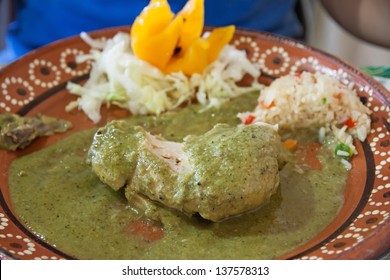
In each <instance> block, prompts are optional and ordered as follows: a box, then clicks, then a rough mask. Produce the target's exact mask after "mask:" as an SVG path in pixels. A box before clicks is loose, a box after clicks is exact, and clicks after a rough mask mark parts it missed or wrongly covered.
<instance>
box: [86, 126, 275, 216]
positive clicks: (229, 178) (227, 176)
mask: <svg viewBox="0 0 390 280" xmlns="http://www.w3.org/2000/svg"><path fill="white" fill-rule="evenodd" d="M280 151H281V145H280V139H279V136H278V134H277V132H276V131H275V129H274V128H273V127H271V126H269V125H266V124H252V125H247V126H240V127H231V126H228V125H224V124H218V125H216V126H215V127H214V128H213V129H211V130H210V131H208V132H207V133H205V134H203V135H200V136H187V137H186V138H185V139H184V140H183V142H182V143H178V142H171V141H166V140H165V139H162V138H160V137H158V136H154V135H151V134H150V133H148V132H147V131H145V130H144V129H143V128H142V127H139V126H136V127H131V126H129V125H128V124H127V123H126V122H125V121H112V122H110V123H109V124H107V125H106V126H105V127H103V128H101V129H99V130H98V131H97V133H96V134H95V136H94V140H93V143H92V145H91V147H90V150H89V161H90V163H91V165H92V169H93V171H94V172H95V173H96V174H97V175H98V176H99V178H100V179H101V181H103V182H104V183H106V184H107V185H109V186H110V187H112V188H113V189H114V190H119V189H121V188H122V187H125V195H126V197H127V199H128V200H129V202H130V203H133V204H135V205H137V204H139V202H140V201H142V200H143V199H150V200H152V201H155V202H159V203H161V204H163V205H165V206H167V207H170V208H174V209H177V210H180V211H183V212H184V213H188V214H190V215H192V214H195V213H199V214H200V216H202V217H203V218H205V219H208V220H211V221H220V220H222V219H225V218H228V217H230V216H234V215H238V214H241V213H244V212H247V211H250V210H254V209H256V208H258V207H260V206H261V205H262V204H263V203H265V202H266V201H268V200H269V198H270V197H271V195H272V194H274V193H275V192H276V190H277V187H278V185H279V162H280V160H279V158H280Z"/></svg>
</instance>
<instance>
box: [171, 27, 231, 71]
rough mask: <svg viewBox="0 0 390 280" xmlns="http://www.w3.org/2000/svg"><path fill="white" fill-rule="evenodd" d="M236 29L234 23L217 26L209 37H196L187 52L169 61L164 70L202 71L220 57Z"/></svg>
mask: <svg viewBox="0 0 390 280" xmlns="http://www.w3.org/2000/svg"><path fill="white" fill-rule="evenodd" d="M234 30H235V27H234V26H233V25H230V26H226V27H221V28H216V29H214V30H213V31H212V32H211V33H210V35H209V36H208V37H207V38H205V39H203V38H198V39H196V40H195V41H194V42H193V43H192V44H191V45H190V47H189V49H188V50H187V51H186V52H185V53H183V54H182V55H181V56H177V57H173V58H172V59H171V60H170V61H169V63H168V66H167V67H166V69H165V71H164V72H165V73H167V74H168V73H172V72H179V71H182V72H183V73H184V74H186V75H192V74H194V73H202V72H203V70H204V69H205V68H206V67H207V65H209V64H211V63H212V62H214V61H215V60H216V59H217V58H218V55H219V53H220V52H221V50H222V48H223V47H224V46H225V45H226V44H227V43H229V41H230V40H231V39H232V37H233V34H234Z"/></svg>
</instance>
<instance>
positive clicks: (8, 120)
mask: <svg viewBox="0 0 390 280" xmlns="http://www.w3.org/2000/svg"><path fill="white" fill-rule="evenodd" d="M70 128H72V123H71V122H69V121H66V120H62V119H58V118H52V117H48V116H45V115H37V116H35V117H28V116H27V117H21V116H19V115H16V114H11V113H5V114H0V149H1V150H7V151H15V150H17V149H23V148H25V147H26V146H28V145H29V144H30V143H31V142H32V141H33V140H34V139H35V138H38V137H42V136H49V135H52V134H54V133H62V132H66V131H67V130H69V129H70Z"/></svg>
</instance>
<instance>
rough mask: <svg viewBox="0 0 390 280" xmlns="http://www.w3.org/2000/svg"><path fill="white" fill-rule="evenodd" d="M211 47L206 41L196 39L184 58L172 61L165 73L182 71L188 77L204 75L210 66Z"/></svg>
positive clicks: (183, 55)
mask: <svg viewBox="0 0 390 280" xmlns="http://www.w3.org/2000/svg"><path fill="white" fill-rule="evenodd" d="M209 47H210V46H209V43H208V42H206V40H204V39H202V38H198V39H196V40H195V41H194V42H193V43H192V44H191V46H190V47H189V49H188V50H187V51H186V52H185V53H183V54H182V56H180V57H173V58H172V59H171V61H170V62H169V64H168V66H167V68H166V69H165V70H164V72H165V73H166V74H168V73H172V72H180V71H182V72H183V73H184V74H186V75H192V74H194V73H202V72H203V70H204V69H205V68H206V67H207V65H208V64H209V62H208V55H207V52H208V50H209Z"/></svg>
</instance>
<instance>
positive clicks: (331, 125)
mask: <svg viewBox="0 0 390 280" xmlns="http://www.w3.org/2000/svg"><path fill="white" fill-rule="evenodd" d="M370 114H371V111H370V110H369V109H368V108H367V107H365V106H364V105H363V104H362V103H361V102H360V99H359V97H358V95H357V94H356V92H355V91H354V90H352V89H350V88H348V87H347V86H345V85H343V84H341V83H340V82H339V81H338V80H337V79H336V78H335V77H332V76H329V75H325V74H321V73H319V72H317V73H314V74H313V73H308V72H304V73H302V74H301V75H298V76H296V75H288V76H284V77H281V78H279V79H277V80H275V81H274V82H273V83H272V84H271V85H270V86H268V87H266V88H265V89H264V90H262V92H261V94H260V97H259V103H258V105H257V107H256V108H255V110H254V111H253V112H246V113H241V114H239V118H241V120H242V121H243V123H245V122H246V121H245V120H248V116H250V118H249V119H250V120H251V122H257V121H260V122H266V123H270V124H279V126H280V128H281V129H289V130H295V129H307V128H318V129H319V139H320V141H323V140H324V139H325V135H329V133H332V134H333V135H334V137H335V138H336V140H337V141H338V142H342V143H344V144H345V145H347V146H349V147H350V149H351V151H352V153H356V149H355V146H354V145H353V138H357V139H359V140H360V141H364V140H365V139H366V137H367V134H368V132H369V131H370V125H371V121H370V117H369V115H370ZM253 117H254V118H253ZM348 119H350V120H351V121H352V122H353V123H354V126H353V127H348V126H347V125H345V122H346V121H347V120H348Z"/></svg>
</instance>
